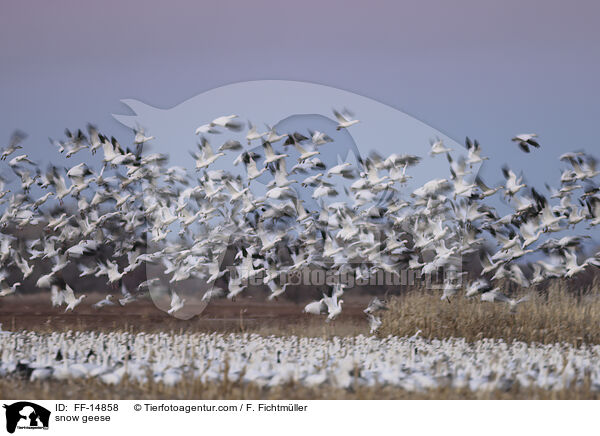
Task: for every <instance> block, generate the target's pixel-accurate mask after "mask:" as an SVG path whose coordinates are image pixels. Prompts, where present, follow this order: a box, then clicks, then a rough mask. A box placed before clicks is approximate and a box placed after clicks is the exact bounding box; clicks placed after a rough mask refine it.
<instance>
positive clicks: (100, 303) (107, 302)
mask: <svg viewBox="0 0 600 436" xmlns="http://www.w3.org/2000/svg"><path fill="white" fill-rule="evenodd" d="M111 300H112V295H111V294H108V295H107V296H106V297H104V299H102V300H100V301H98V302H97V303H94V304H93V305H92V307H93V308H94V309H101V308H103V307H104V306H114V305H115V303H114V302H113V301H111Z"/></svg>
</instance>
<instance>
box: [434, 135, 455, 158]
mask: <svg viewBox="0 0 600 436" xmlns="http://www.w3.org/2000/svg"><path fill="white" fill-rule="evenodd" d="M451 151H452V149H451V148H448V147H446V146H445V145H444V142H443V141H442V140H441V139H438V140H437V141H431V150H429V155H430V156H435V155H437V154H442V153H449V152H451Z"/></svg>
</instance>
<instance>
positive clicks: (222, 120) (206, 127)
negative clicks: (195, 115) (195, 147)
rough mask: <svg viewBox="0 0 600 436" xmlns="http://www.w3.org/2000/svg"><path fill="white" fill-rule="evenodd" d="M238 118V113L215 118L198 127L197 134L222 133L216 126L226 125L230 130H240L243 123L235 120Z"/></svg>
mask: <svg viewBox="0 0 600 436" xmlns="http://www.w3.org/2000/svg"><path fill="white" fill-rule="evenodd" d="M235 118H237V115H225V116H222V117H218V118H215V119H214V120H212V121H211V122H210V123H208V124H203V125H202V126H200V127H198V128H197V129H196V135H200V134H201V133H211V134H215V133H221V132H220V131H219V130H218V129H215V127H224V128H227V129H230V130H234V131H238V130H241V128H242V125H241V124H240V123H238V122H236V121H233V120H234V119H235Z"/></svg>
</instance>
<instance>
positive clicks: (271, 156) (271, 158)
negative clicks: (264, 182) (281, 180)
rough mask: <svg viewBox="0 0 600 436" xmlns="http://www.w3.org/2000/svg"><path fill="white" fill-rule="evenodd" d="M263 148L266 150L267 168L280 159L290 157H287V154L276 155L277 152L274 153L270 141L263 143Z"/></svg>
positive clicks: (265, 163)
mask: <svg viewBox="0 0 600 436" xmlns="http://www.w3.org/2000/svg"><path fill="white" fill-rule="evenodd" d="M262 146H263V148H264V150H265V162H264V165H265V166H267V165H268V164H270V163H273V162H277V161H278V160H279V159H283V158H286V157H289V155H287V154H275V152H274V151H273V147H272V146H271V143H270V142H268V141H263V144H262Z"/></svg>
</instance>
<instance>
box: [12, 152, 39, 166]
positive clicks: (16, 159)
mask: <svg viewBox="0 0 600 436" xmlns="http://www.w3.org/2000/svg"><path fill="white" fill-rule="evenodd" d="M21 162H26V163H28V164H30V165H33V166H35V165H36V164H35V162H32V161H31V160H29V156H28V155H26V154H22V155H20V156H17V157H14V158H12V159H11V160H10V161H9V162H8V165H10V166H11V167H16V166H17V165H19V164H20V163H21Z"/></svg>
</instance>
